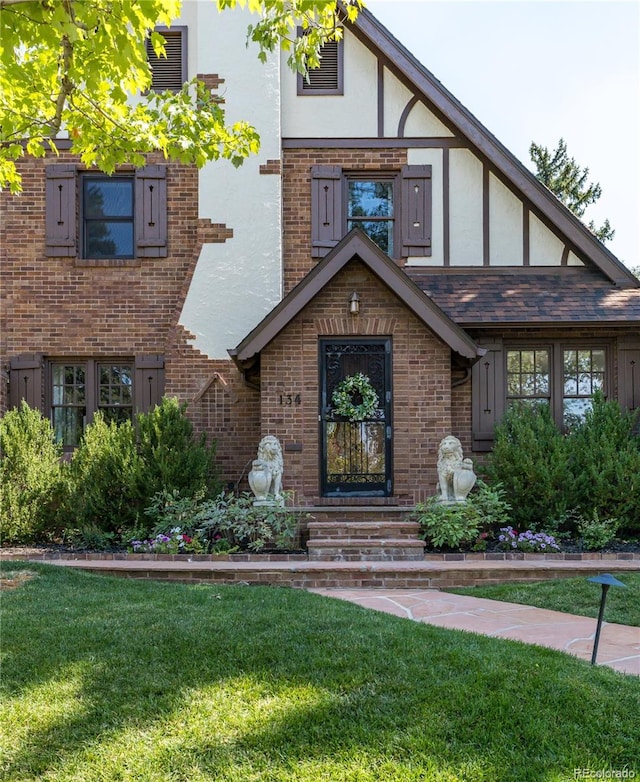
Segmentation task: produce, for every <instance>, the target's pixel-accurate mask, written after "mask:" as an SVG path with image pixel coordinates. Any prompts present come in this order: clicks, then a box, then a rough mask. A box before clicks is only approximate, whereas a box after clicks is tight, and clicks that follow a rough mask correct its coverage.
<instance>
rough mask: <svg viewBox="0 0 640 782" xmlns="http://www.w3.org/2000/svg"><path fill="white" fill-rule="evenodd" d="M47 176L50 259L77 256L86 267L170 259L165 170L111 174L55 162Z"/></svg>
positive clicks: (47, 226) (145, 169)
mask: <svg viewBox="0 0 640 782" xmlns="http://www.w3.org/2000/svg"><path fill="white" fill-rule="evenodd" d="M46 172H47V181H46V247H45V252H46V255H47V256H48V257H50V258H54V257H75V258H78V259H80V262H79V263H80V265H89V264H90V261H97V262H99V263H100V264H108V263H109V261H113V263H114V264H120V265H122V264H123V263H124V262H126V261H127V259H136V258H164V257H166V255H167V181H166V167H165V166H146V167H145V168H141V169H138V170H137V171H135V172H131V173H130V174H115V175H113V176H106V175H105V174H93V173H88V172H85V171H79V170H77V168H76V167H75V166H73V165H66V164H63V165H59V164H53V165H49V166H47V169H46ZM78 222H79V226H78ZM83 261H84V263H82V262H83ZM132 262H133V261H132Z"/></svg>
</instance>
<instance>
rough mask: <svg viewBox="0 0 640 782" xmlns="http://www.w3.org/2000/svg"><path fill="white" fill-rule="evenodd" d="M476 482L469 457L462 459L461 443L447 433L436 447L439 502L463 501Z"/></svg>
mask: <svg viewBox="0 0 640 782" xmlns="http://www.w3.org/2000/svg"><path fill="white" fill-rule="evenodd" d="M475 482H476V475H475V473H474V471H473V462H472V461H471V459H464V458H463V453H462V444H461V442H460V440H458V438H457V437H454V436H453V435H448V436H447V437H445V438H444V439H443V440H441V442H440V446H439V448H438V483H439V485H440V500H441V502H464V501H465V500H466V498H467V495H468V494H469V492H470V491H471V489H472V488H473V486H474V484H475Z"/></svg>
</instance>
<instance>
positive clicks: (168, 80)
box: [147, 30, 186, 92]
mask: <svg viewBox="0 0 640 782" xmlns="http://www.w3.org/2000/svg"><path fill="white" fill-rule="evenodd" d="M162 37H163V38H164V39H165V41H166V43H165V49H166V51H167V57H166V59H165V58H164V57H156V54H155V52H154V51H153V46H152V45H151V41H149V40H148V41H147V56H148V58H149V65H151V70H152V71H153V76H152V81H151V89H152V90H153V91H154V92H164V91H165V90H173V91H174V92H177V91H178V90H180V89H182V85H183V84H184V82H185V81H186V74H185V73H183V68H182V65H183V57H182V37H183V36H182V32H181V31H171V30H167V31H164V30H163V31H162Z"/></svg>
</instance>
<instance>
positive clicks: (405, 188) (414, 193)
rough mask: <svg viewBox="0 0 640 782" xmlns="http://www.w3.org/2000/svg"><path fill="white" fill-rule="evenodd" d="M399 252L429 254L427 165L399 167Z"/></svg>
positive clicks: (429, 176) (428, 179) (429, 226)
mask: <svg viewBox="0 0 640 782" xmlns="http://www.w3.org/2000/svg"><path fill="white" fill-rule="evenodd" d="M401 209H402V215H401V217H402V255H403V256H410V255H422V256H426V255H431V166H403V167H402V205H401Z"/></svg>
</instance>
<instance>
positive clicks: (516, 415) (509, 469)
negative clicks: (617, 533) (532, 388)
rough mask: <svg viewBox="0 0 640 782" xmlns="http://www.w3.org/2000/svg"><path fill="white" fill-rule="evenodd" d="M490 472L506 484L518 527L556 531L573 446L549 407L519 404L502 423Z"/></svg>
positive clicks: (493, 478)
mask: <svg viewBox="0 0 640 782" xmlns="http://www.w3.org/2000/svg"><path fill="white" fill-rule="evenodd" d="M484 472H485V474H486V476H487V478H488V480H489V481H490V482H491V483H493V484H495V483H499V484H501V485H502V488H503V490H504V493H505V495H506V497H507V499H508V501H509V503H510V504H511V520H512V522H513V524H514V526H516V527H517V528H521V529H531V530H532V531H534V532H536V531H540V530H546V531H555V530H554V529H552V520H554V519H561V518H563V517H564V515H565V513H566V511H567V508H568V507H569V505H568V498H567V491H568V489H569V485H570V482H571V481H570V473H569V463H568V451H567V445H566V442H565V438H564V436H563V435H562V434H561V433H560V431H559V430H558V428H557V426H556V425H555V422H554V421H553V418H552V417H551V413H550V412H549V409H548V408H547V407H546V406H542V405H538V406H529V405H524V404H522V405H513V406H512V407H510V408H509V409H508V410H507V412H506V413H505V416H504V418H503V420H502V423H501V424H499V425H498V426H497V427H496V433H495V440H494V447H493V451H491V453H490V454H489V458H488V461H487V464H486V466H485V469H484Z"/></svg>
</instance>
